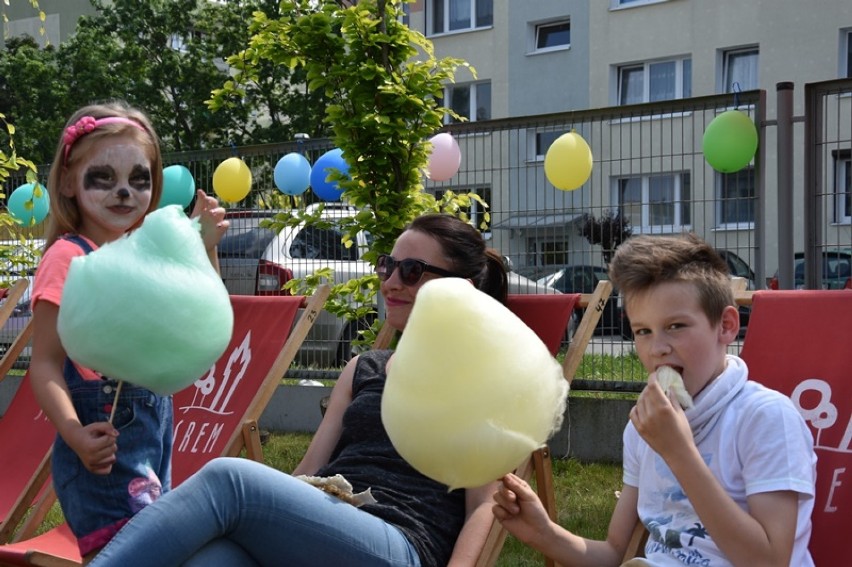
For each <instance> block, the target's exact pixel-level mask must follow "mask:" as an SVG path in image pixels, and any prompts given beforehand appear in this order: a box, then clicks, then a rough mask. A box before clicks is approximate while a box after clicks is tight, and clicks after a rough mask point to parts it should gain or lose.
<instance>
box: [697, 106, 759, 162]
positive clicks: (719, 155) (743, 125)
mask: <svg viewBox="0 0 852 567" xmlns="http://www.w3.org/2000/svg"><path fill="white" fill-rule="evenodd" d="M703 145H704V159H706V160H707V163H709V164H710V165H711V166H712V167H713V169H715V170H716V171H719V172H721V173H733V172H735V171H739V170H741V169H742V168H744V167H745V166H747V165H748V164H749V162H750V161H751V159H752V158H753V157H754V153H755V152H756V151H757V128H755V126H754V122H753V121H752V120H751V118H749V117H748V115H747V114H744V113H742V112H740V111H739V110H728V111H726V112H723V113H722V114H720V115H719V116H717V117H716V118H714V119H713V120H712V121H711V122H710V124H709V125H708V126H707V129H706V130H705V131H704V142H703Z"/></svg>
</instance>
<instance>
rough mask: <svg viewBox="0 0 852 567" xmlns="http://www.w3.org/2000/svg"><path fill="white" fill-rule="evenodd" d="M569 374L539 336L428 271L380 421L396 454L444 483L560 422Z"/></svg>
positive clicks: (498, 468)
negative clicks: (566, 377)
mask: <svg viewBox="0 0 852 567" xmlns="http://www.w3.org/2000/svg"><path fill="white" fill-rule="evenodd" d="M567 394H568V382H567V381H566V380H565V379H564V378H563V376H562V367H561V366H560V365H559V363H558V362H557V361H556V360H555V359H554V358H553V357H552V356H551V354H550V352H549V351H548V349H547V347H546V346H545V345H544V343H542V342H541V339H539V338H538V336H537V335H536V334H535V333H534V332H533V331H532V330H531V329H530V328H529V327H527V326H526V325H525V324H524V323H523V321H521V320H520V319H519V318H518V317H517V316H516V315H515V314H514V313H512V312H511V311H510V310H509V309H507V308H506V307H505V306H504V305H502V304H501V303H500V302H498V301H496V300H495V299H493V298H491V297H490V296H488V295H486V294H484V293H482V292H480V291H478V290H477V289H476V288H474V287H473V286H472V285H471V284H470V282H469V281H467V280H463V279H459V278H441V279H437V280H432V281H430V282H428V283H426V284H425V285H423V287H421V288H420V290H419V291H418V293H417V301H416V302H415V304H414V307H413V308H412V311H411V315H410V317H409V319H408V322H407V324H406V326H405V331H404V332H403V334H402V337H401V338H400V340H399V344H398V345H397V349H396V353H395V355H394V358H393V360H392V362H391V364H390V369H389V372H388V377H387V383H386V385H385V390H384V394H383V396H382V421H383V422H384V425H385V429H386V430H387V432H388V436H389V437H390V439H391V442H392V443H393V445H394V447H395V448H396V450H397V451H398V452H399V454H400V455H401V456H402V457H403V458H404V459H405V460H406V461H408V462H409V464H411V465H412V466H413V467H414V468H415V469H417V470H418V471H420V472H421V473H422V474H424V475H425V476H428V477H430V478H432V479H434V480H437V481H439V482H441V483H443V484H446V485H447V486H449V487H450V489H455V488H470V487H475V486H481V485H484V484H487V483H489V482H491V481H494V480H497V479H498V478H500V477H501V476H502V475H504V474H506V473H508V472H511V471H512V470H514V469H515V468H517V466H518V465H519V464H520V463H521V462H522V461H523V459H524V458H526V457H527V456H528V455H529V454H530V453H531V452H532V451H534V450H535V449H538V448H539V447H541V446H542V445H544V443H545V442H546V441H547V439H548V438H550V436H551V434H552V433H553V432H555V431H557V430H558V429H559V427H560V426H561V424H562V416H563V413H564V411H565V403H566V399H567Z"/></svg>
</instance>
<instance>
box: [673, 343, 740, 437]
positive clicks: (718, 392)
mask: <svg viewBox="0 0 852 567" xmlns="http://www.w3.org/2000/svg"><path fill="white" fill-rule="evenodd" d="M747 379H748V368H747V367H746V364H745V361H743V359H741V358H739V357H737V356H732V355H728V356H727V357H726V364H725V370H723V371H722V373H721V374H720V375H719V376H717V377H716V379H715V380H713V381H712V382H710V383H709V384H707V386H705V387H704V389H703V390H702V391H701V392H700V393H699V394H698V395H697V396H696V397H695V399H694V400H693V402H694V403H695V405H694V406H693V407H691V408H689V409H688V410H686V411H685V412H684V413H685V414H686V418H687V419H688V420H689V427H690V428H691V429H692V435H693V437H694V438H695V444H696V445H698V444H700V443H701V441H703V440H704V438H705V437H707V435H708V434H709V433H710V432H711V431H712V430H713V428H714V427H715V426H716V422H718V421H719V417H721V415H722V411H723V410H724V409H725V408H726V407H728V404H729V403H730V402H731V400H733V399H734V398H735V397H736V396H737V395H739V393H740V392H741V391H742V389H743V386H745V383H746V380H747Z"/></svg>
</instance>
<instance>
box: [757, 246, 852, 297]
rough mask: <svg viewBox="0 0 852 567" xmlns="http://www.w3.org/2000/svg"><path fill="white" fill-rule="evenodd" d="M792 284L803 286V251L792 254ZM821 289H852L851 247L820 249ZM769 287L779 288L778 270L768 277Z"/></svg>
mask: <svg viewBox="0 0 852 567" xmlns="http://www.w3.org/2000/svg"><path fill="white" fill-rule="evenodd" d="M793 285H794V287H795V288H796V289H803V288H804V287H805V253H804V252H796V253H795V254H794V256H793ZM822 287H823V289H852V248H830V249H825V250H823V251H822ZM769 289H780V286H779V283H778V272H775V275H774V276H772V277H771V278H770V279H769Z"/></svg>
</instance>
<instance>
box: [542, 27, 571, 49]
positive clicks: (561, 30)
mask: <svg viewBox="0 0 852 567" xmlns="http://www.w3.org/2000/svg"><path fill="white" fill-rule="evenodd" d="M570 46H571V22H570V21H568V20H563V21H559V22H549V23H546V24H538V25H536V26H535V51H552V50H554V49H564V48H566V47H570Z"/></svg>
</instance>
